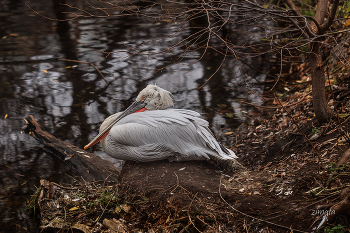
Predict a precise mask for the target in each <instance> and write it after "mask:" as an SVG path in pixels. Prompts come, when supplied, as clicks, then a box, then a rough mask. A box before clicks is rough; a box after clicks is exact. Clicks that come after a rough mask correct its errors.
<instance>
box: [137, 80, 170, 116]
mask: <svg viewBox="0 0 350 233" xmlns="http://www.w3.org/2000/svg"><path fill="white" fill-rule="evenodd" d="M141 101H143V102H144V103H145V104H146V106H145V108H146V109H147V110H162V109H167V108H170V107H173V106H174V103H173V98H172V95H171V93H170V92H169V91H167V90H164V89H163V88H160V87H158V86H156V85H152V84H149V85H148V86H147V87H146V88H145V89H143V90H142V91H141V92H140V93H139V95H138V96H137V98H136V102H141Z"/></svg>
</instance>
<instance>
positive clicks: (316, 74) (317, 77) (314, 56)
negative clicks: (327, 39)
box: [310, 42, 328, 123]
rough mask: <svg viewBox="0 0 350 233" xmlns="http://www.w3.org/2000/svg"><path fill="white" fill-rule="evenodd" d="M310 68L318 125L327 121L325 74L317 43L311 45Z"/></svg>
mask: <svg viewBox="0 0 350 233" xmlns="http://www.w3.org/2000/svg"><path fill="white" fill-rule="evenodd" d="M311 46H312V49H311V53H310V67H311V79H312V97H313V106H314V111H315V115H316V119H317V121H318V122H319V123H325V122H327V121H328V113H327V100H326V90H325V73H324V70H323V67H322V55H321V51H320V44H319V43H317V42H316V43H312V45H311Z"/></svg>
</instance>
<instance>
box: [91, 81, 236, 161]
mask: <svg viewBox="0 0 350 233" xmlns="http://www.w3.org/2000/svg"><path fill="white" fill-rule="evenodd" d="M173 106H174V104H173V98H172V94H171V93H170V92H169V91H167V90H164V89H162V88H160V87H158V86H156V85H151V84H150V85H148V86H147V87H146V88H145V89H143V90H142V91H141V92H140V93H139V95H138V96H137V98H136V101H135V102H134V103H133V104H131V105H130V106H129V107H128V108H127V109H126V110H125V111H124V112H119V113H116V114H114V115H111V116H109V117H108V118H107V119H106V120H105V121H104V122H103V123H102V125H101V127H100V131H99V134H98V135H97V136H96V137H95V138H94V139H93V140H92V141H91V142H90V143H89V144H88V145H86V146H85V147H84V150H87V149H88V148H89V147H91V146H93V145H95V144H96V143H98V142H100V141H101V144H102V147H103V149H104V150H105V152H106V153H107V154H108V155H109V156H111V157H113V158H116V159H121V160H133V161H140V162H149V161H156V160H163V159H168V160H169V161H171V162H172V161H188V160H206V159H210V157H212V156H213V157H215V158H217V159H220V160H229V159H231V160H232V159H235V158H237V156H236V155H235V153H234V152H233V151H231V150H229V149H227V148H225V147H223V146H222V145H221V144H220V143H219V142H218V141H217V140H216V139H215V137H214V136H213V134H212V133H211V131H210V129H209V123H208V122H207V121H206V120H203V119H201V118H200V114H199V113H197V112H195V111H191V110H185V109H174V108H173Z"/></svg>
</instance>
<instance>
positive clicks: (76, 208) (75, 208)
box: [69, 206, 79, 211]
mask: <svg viewBox="0 0 350 233" xmlns="http://www.w3.org/2000/svg"><path fill="white" fill-rule="evenodd" d="M78 209H79V206H74V207H73V208H70V209H69V211H74V210H78Z"/></svg>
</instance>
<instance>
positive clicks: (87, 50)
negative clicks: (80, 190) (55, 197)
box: [0, 0, 269, 233]
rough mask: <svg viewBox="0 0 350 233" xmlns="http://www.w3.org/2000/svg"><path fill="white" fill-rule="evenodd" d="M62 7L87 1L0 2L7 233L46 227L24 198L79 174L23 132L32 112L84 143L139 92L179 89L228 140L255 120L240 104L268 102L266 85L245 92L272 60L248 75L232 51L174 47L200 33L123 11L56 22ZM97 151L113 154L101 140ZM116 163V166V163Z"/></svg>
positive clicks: (1, 170)
mask: <svg viewBox="0 0 350 233" xmlns="http://www.w3.org/2000/svg"><path fill="white" fill-rule="evenodd" d="M62 3H63V4H62ZM89 3H91V1H90V2H89ZM26 4H27V5H26ZM65 4H69V5H70V6H77V7H80V8H81V9H83V8H84V7H87V8H88V7H89V5H87V4H88V2H86V1H71V2H69V1H64V0H63V1H58V0H45V1H34V0H31V1H28V0H26V1H24V0H23V1H22V0H18V1H11V0H4V1H2V2H1V3H0V6H1V10H0V29H1V30H0V177H1V179H0V225H1V228H0V232H1V233H2V232H27V231H30V232H39V229H38V225H37V224H38V223H37V221H36V220H35V219H34V218H33V217H30V216H29V215H28V213H27V211H26V209H25V206H24V205H25V203H27V201H28V200H29V199H30V195H31V194H33V193H34V191H35V190H36V187H38V186H39V181H40V179H47V180H50V181H54V182H57V183H63V182H69V181H70V180H71V178H70V176H71V175H73V174H72V172H71V171H70V170H69V168H68V167H67V166H66V165H65V164H64V163H62V162H61V161H59V160H58V159H56V158H55V157H52V156H51V155H50V154H48V153H46V152H45V151H44V150H43V149H42V147H41V145H39V144H38V143H37V142H36V141H35V140H34V139H33V138H32V137H30V136H29V135H26V134H23V133H21V131H22V127H23V125H24V121H23V118H25V117H27V116H28V115H29V114H31V115H33V116H34V118H35V119H36V120H37V121H38V122H39V124H40V125H41V126H42V127H43V128H44V129H45V130H47V131H48V132H50V133H52V134H53V135H55V136H56V137H58V138H59V139H61V140H65V141H68V142H70V143H72V144H74V145H76V146H78V147H80V148H82V147H83V146H84V145H86V144H87V143H88V142H89V141H90V140H91V139H92V138H93V137H94V136H95V135H97V132H98V128H99V125H100V124H101V122H102V121H103V120H104V119H105V118H106V117H107V116H109V115H111V114H114V113H115V112H118V111H121V110H123V109H125V108H126V107H127V106H128V105H129V104H130V103H131V102H132V101H133V100H134V99H135V97H136V95H137V94H138V92H139V91H140V90H142V89H143V88H144V87H145V86H146V85H147V84H149V83H152V84H154V83H155V84H157V85H158V86H161V87H163V88H164V89H166V90H169V91H171V92H172V93H173V94H174V99H175V107H176V108H185V109H192V110H195V111H198V112H200V113H202V115H203V117H204V118H206V119H207V120H208V121H209V123H210V126H211V127H212V128H213V130H214V132H215V134H216V135H217V136H218V138H219V140H220V141H223V142H224V144H226V145H229V144H230V143H232V142H233V141H234V136H233V135H224V133H225V132H228V131H231V130H234V129H235V128H236V127H237V126H238V125H240V124H241V123H243V122H246V123H250V122H251V118H250V117H248V116H247V113H248V112H251V111H252V107H250V106H249V105H243V104H242V103H241V102H240V100H242V99H243V100H245V101H247V102H251V103H254V104H261V103H262V101H263V100H262V98H261V96H260V95H261V94H262V93H263V92H264V88H265V87H264V85H258V86H254V85H252V86H250V87H249V88H248V87H247V86H246V83H252V82H257V81H262V82H263V81H264V80H265V78H266V75H265V74H263V73H265V72H266V70H268V69H269V59H268V58H264V57H252V58H249V59H247V60H246V61H247V63H248V64H249V65H251V66H254V67H255V68H256V69H255V70H251V71H248V72H247V73H245V74H244V75H243V74H242V71H241V70H240V68H239V66H238V65H237V62H236V60H235V59H234V58H233V57H227V58H225V61H224V62H222V60H223V56H222V55H221V54H220V53H217V52H215V51H214V50H207V51H206V53H205V55H204V56H202V54H203V52H204V50H201V49H197V50H193V51H190V52H186V51H185V48H184V47H174V48H173V49H171V50H169V48H170V47H171V46H173V45H175V44H176V43H177V42H180V41H182V40H185V39H186V38H187V37H188V36H189V35H190V34H191V33H194V31H193V29H191V28H190V27H183V25H181V24H179V25H178V26H176V24H169V23H168V22H167V21H166V20H164V21H155V20H149V19H144V18H142V17H140V16H136V15H127V14H125V15H123V16H118V17H113V16H114V15H113V14H115V15H120V11H117V10H115V11H114V12H112V13H110V14H111V15H110V16H109V17H99V15H101V12H99V14H96V15H95V14H94V15H92V16H91V15H90V16H89V17H79V18H77V19H74V20H68V21H59V20H54V19H63V18H64V17H65V15H64V14H62V13H61V12H65V11H71V10H72V8H70V7H68V5H65ZM86 5H87V6H86ZM29 7H30V8H29ZM33 10H35V12H34V11H33ZM155 11H157V8H155ZM80 13H81V12H80ZM71 16H72V14H70V17H71ZM85 16H86V15H85ZM181 27H182V28H181ZM254 30H255V29H254V28H251V31H252V33H253V34H255V33H256V32H255V31H254ZM240 36H241V35H240ZM237 37H239V35H237ZM236 39H237V38H236ZM241 39H242V38H241ZM246 39H247V38H246ZM248 39H250V40H251V39H252V38H248ZM237 40H238V39H237ZM238 41H239V40H238ZM241 42H242V41H241ZM181 56H182V58H181V59H180V60H178V58H179V57H181ZM200 58H201V59H200ZM62 59H66V60H62ZM199 59H200V60H199ZM68 60H75V61H81V62H73V61H68ZM174 61H176V62H174ZM82 62H85V63H82ZM89 63H91V64H93V65H94V66H95V67H94V66H91V65H89ZM96 68H97V69H98V70H99V71H100V72H101V73H102V74H103V76H104V77H105V79H106V80H107V82H108V85H107V84H106V82H105V80H104V79H103V78H102V76H101V75H100V74H99V72H98V71H97V69H96ZM218 68H220V70H219V71H218V72H217V73H215V75H214V76H213V78H212V79H211V80H210V81H209V82H208V83H207V84H206V85H205V86H204V87H203V88H201V89H198V88H199V87H200V86H201V85H202V84H204V83H205V82H206V80H207V79H208V78H209V77H210V76H211V75H212V74H213V73H214V72H215V71H216V69H218ZM246 74H247V75H246ZM252 91H253V92H252ZM93 150H95V151H94V153H96V154H98V155H100V156H101V157H103V158H107V156H106V154H105V153H104V152H103V150H102V148H101V147H100V146H99V145H98V146H96V147H94V148H93ZM113 162H114V163H115V165H116V166H119V161H117V160H113Z"/></svg>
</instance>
